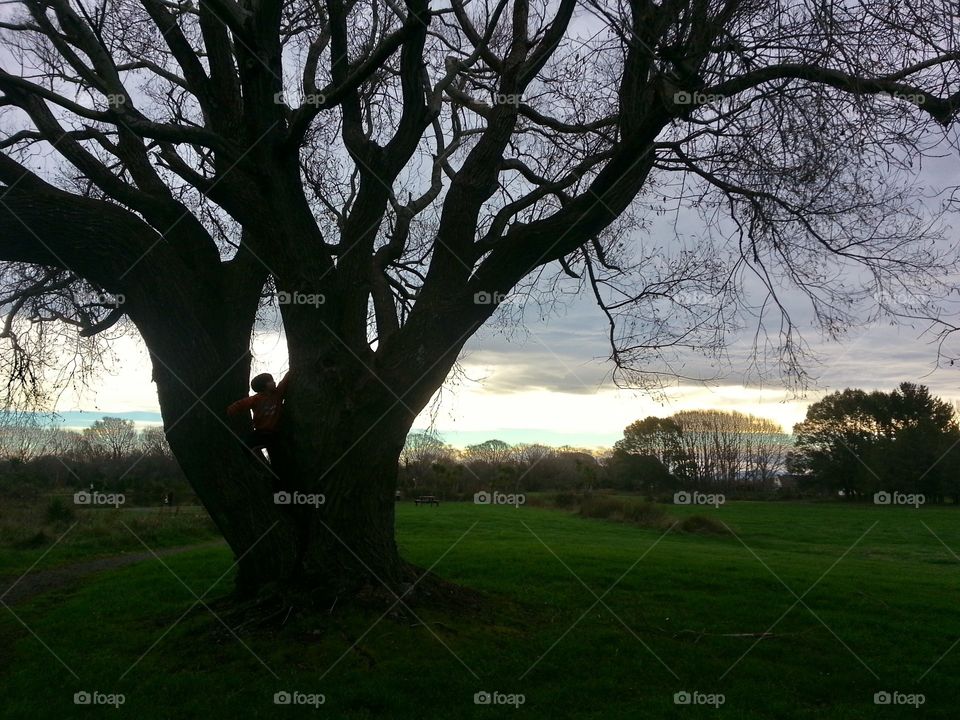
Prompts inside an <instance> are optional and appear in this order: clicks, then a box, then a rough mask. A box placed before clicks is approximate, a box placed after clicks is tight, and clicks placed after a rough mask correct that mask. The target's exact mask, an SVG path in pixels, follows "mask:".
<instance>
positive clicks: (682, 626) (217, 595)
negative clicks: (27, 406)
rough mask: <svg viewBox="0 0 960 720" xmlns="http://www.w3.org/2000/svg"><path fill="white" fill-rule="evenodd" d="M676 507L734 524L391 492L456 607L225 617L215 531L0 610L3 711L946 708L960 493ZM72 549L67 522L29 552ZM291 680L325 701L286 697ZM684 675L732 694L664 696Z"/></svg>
mask: <svg viewBox="0 0 960 720" xmlns="http://www.w3.org/2000/svg"><path fill="white" fill-rule="evenodd" d="M668 510H669V512H670V514H671V515H672V516H674V517H676V518H678V519H679V518H683V517H684V516H686V515H689V514H693V513H699V514H709V515H711V516H712V517H714V518H716V519H719V520H722V521H723V522H724V523H726V524H727V525H728V526H729V527H730V528H731V529H732V531H733V532H734V535H726V536H718V535H698V534H693V533H679V532H676V531H670V532H667V533H666V534H664V533H663V532H662V531H660V530H652V529H644V528H639V527H636V526H633V525H629V524H622V523H614V522H609V521H605V520H587V519H582V518H580V517H578V516H575V515H573V514H570V513H567V512H563V511H558V510H548V509H541V508H534V507H521V508H519V509H514V508H504V507H493V506H475V505H472V504H444V505H442V506H441V507H439V508H431V507H424V508H420V507H414V506H413V505H412V504H407V503H404V504H401V505H400V506H398V523H397V524H398V534H399V535H398V540H399V543H400V545H401V550H402V552H403V554H404V555H405V557H407V558H408V559H409V560H411V561H413V562H415V563H417V564H419V565H421V566H423V567H433V570H434V572H435V573H437V574H438V575H440V576H441V577H443V578H445V579H447V580H450V581H453V582H456V583H460V584H463V585H467V586H469V587H472V588H475V589H477V590H479V591H481V592H482V593H483V595H484V598H485V601H484V602H483V603H482V605H481V607H479V608H465V609H464V610H463V611H462V612H455V611H439V610H436V609H434V610H430V611H426V610H424V611H422V612H421V611H420V610H418V609H417V606H416V605H414V607H413V610H414V612H415V613H416V615H415V616H414V615H412V614H411V613H409V612H402V613H401V612H399V610H400V608H397V609H395V612H393V613H389V614H387V615H386V616H383V617H381V613H376V614H370V613H367V612H361V611H358V610H350V609H344V608H336V607H335V608H334V609H333V612H332V613H330V614H329V615H324V616H314V617H312V618H311V619H310V620H303V619H300V620H294V621H291V622H290V623H288V624H287V625H286V626H285V627H284V628H283V629H282V630H280V631H272V632H267V631H264V630H257V631H250V630H245V629H240V630H238V631H237V632H236V634H234V632H233V630H231V629H228V628H227V627H225V625H224V624H223V623H221V622H220V621H219V620H218V619H217V617H216V616H215V615H214V613H216V614H218V615H219V614H221V613H222V612H223V610H224V599H225V596H226V595H227V593H228V592H229V590H230V587H231V580H232V574H231V573H230V572H228V571H229V568H230V567H231V562H232V558H231V555H230V553H229V551H228V550H226V549H218V548H212V549H211V548H205V549H200V550H195V551H189V552H185V553H181V554H177V555H172V556H169V557H167V558H164V560H163V562H161V561H158V560H148V561H144V562H141V563H139V564H136V565H133V566H130V567H126V568H123V569H119V570H115V571H109V572H103V573H100V574H97V575H94V576H91V577H88V578H86V579H84V580H83V582H82V583H80V584H78V585H75V586H72V587H69V588H64V589H61V590H55V591H52V592H50V593H48V594H46V595H42V596H38V597H35V598H33V599H30V600H27V601H25V602H24V603H22V604H18V605H16V606H14V607H13V608H12V612H11V610H10V609H4V608H2V607H0V613H2V614H0V648H2V651H0V671H2V680H0V693H2V698H3V700H2V703H3V705H2V709H0V715H2V717H3V718H48V717H49V718H74V717H87V716H93V715H95V714H99V713H106V714H107V715H108V716H110V717H136V718H174V717H177V718H180V717H184V718H200V717H205V718H237V717H242V718H247V717H263V718H267V717H270V718H273V717H285V716H290V717H303V716H310V717H334V718H461V717H464V718H486V717H493V716H502V715H504V714H506V715H507V716H509V717H517V718H521V717H531V718H667V717H670V718H673V717H678V718H682V717H718V718H822V717H831V718H884V717H918V716H920V717H943V718H948V717H955V716H956V712H957V711H956V709H955V707H956V697H957V690H958V688H960V680H958V679H957V677H958V673H960V645H958V647H957V648H954V647H953V645H954V643H955V642H956V641H957V640H958V638H960V608H958V600H960V559H958V557H957V556H956V555H954V551H956V552H957V553H960V514H958V512H957V511H956V510H955V509H953V508H920V509H919V510H915V509H910V508H902V507H875V506H866V505H864V506H855V505H844V504H803V503H752V502H739V503H729V504H727V505H725V506H722V507H721V508H720V509H718V510H709V511H705V510H703V509H695V508H688V507H671V508H668ZM177 532H182V528H180V529H179V530H178V531H177ZM161 535H162V533H157V534H156V535H154V536H153V540H155V541H157V542H158V543H163V538H162V537H160V536H161ZM77 537H78V538H80V539H81V541H82V538H83V537H84V535H83V533H82V532H81V533H78V535H77ZM179 540H182V537H180V538H178V541H179ZM164 544H166V545H171V544H176V543H174V542H166V543H164ZM87 550H88V551H91V552H92V551H93V550H92V548H90V547H88V548H87ZM18 553H19V554H18ZM38 556H39V555H38V552H37V550H36V549H23V550H19V551H15V550H10V549H6V550H4V552H3V554H2V558H3V565H4V566H5V567H4V570H5V571H8V572H13V569H14V568H13V565H16V560H17V559H18V558H19V559H20V560H22V562H21V563H20V566H19V568H18V571H17V574H19V573H20V572H23V571H24V570H26V568H27V567H29V565H30V563H31V562H33V561H34V560H36V559H37V557H38ZM77 557H78V555H77V551H76V549H75V548H73V547H72V546H71V539H70V538H69V537H67V538H65V539H64V540H63V542H62V543H61V544H60V545H58V546H57V547H56V548H55V549H54V550H53V551H52V552H51V553H50V554H49V556H48V557H47V558H44V561H43V563H42V564H41V566H43V567H46V566H54V565H56V564H57V563H58V562H59V561H60V560H58V558H60V559H61V560H62V559H69V560H71V561H73V560H76V559H77ZM225 573H226V575H224V574H225ZM221 577H222V579H221V580H220V581H219V583H218V584H216V585H214V583H215V582H216V581H217V580H218V579H219V578H221ZM211 587H212V589H211ZM208 590H209V592H208ZM191 591H192V592H191ZM193 593H195V594H196V595H197V596H201V597H203V603H202V604H195V603H196V602H197V600H196V597H195V596H194V594H193ZM205 593H207V594H206V595H204V594H205ZM798 598H800V599H799V600H798ZM205 604H209V606H210V607H209V609H208V608H207V607H206V605H205ZM191 606H193V609H192V610H190V611H189V612H188V609H189V608H191ZM13 613H16V616H14V614H13ZM18 618H19V619H18ZM764 633H769V634H768V635H764ZM74 673H75V674H76V676H77V677H74ZM78 691H87V692H94V691H97V692H99V693H103V694H105V695H106V694H115V693H122V694H123V696H124V703H123V705H122V706H121V707H120V708H119V709H118V710H115V709H114V708H113V707H104V706H99V707H78V706H76V705H75V704H74V701H73V698H74V693H76V692H78ZM283 691H286V692H291V693H293V692H298V693H303V694H304V696H309V695H310V694H322V695H323V697H324V703H323V704H322V705H319V707H318V708H314V707H311V706H310V705H301V706H298V707H285V706H279V707H278V706H277V705H275V704H274V695H275V693H277V692H283ZM482 691H486V692H491V693H493V692H496V693H501V694H502V695H500V696H498V699H501V700H514V701H519V699H520V698H517V697H512V698H511V697H510V696H512V695H513V696H515V695H518V694H522V696H523V698H522V699H523V704H522V705H520V706H519V707H515V706H514V705H509V704H505V705H504V704H501V705H483V704H480V705H478V704H475V701H474V697H475V694H476V693H478V692H482ZM683 691H686V692H689V693H691V694H693V693H700V694H701V695H696V696H695V697H696V698H697V699H699V700H714V701H719V700H720V698H719V697H713V698H710V697H708V696H710V695H714V696H716V695H718V694H721V695H722V696H723V697H722V700H723V703H722V704H721V705H719V707H715V706H713V705H698V706H694V705H678V704H676V703H675V701H674V696H675V693H678V692H683ZM881 691H888V692H891V693H893V692H898V693H903V694H904V695H909V694H917V693H922V694H923V696H924V698H923V699H924V703H923V705H922V706H921V707H920V708H919V709H915V708H914V707H912V706H910V705H903V704H900V705H886V706H882V705H881V706H878V705H876V704H874V694H875V693H877V692H881ZM900 699H901V700H904V699H906V698H904V697H901V698H900ZM298 700H311V698H309V697H301V696H298ZM313 700H318V698H313Z"/></svg>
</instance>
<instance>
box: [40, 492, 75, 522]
mask: <svg viewBox="0 0 960 720" xmlns="http://www.w3.org/2000/svg"><path fill="white" fill-rule="evenodd" d="M74 515H75V513H74V511H73V508H72V507H71V506H70V505H68V504H67V503H65V502H64V501H63V498H61V497H55V498H53V500H51V501H50V502H49V503H48V504H47V512H46V517H47V522H50V523H61V522H69V521H70V520H73V518H74Z"/></svg>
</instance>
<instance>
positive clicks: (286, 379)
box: [277, 370, 293, 397]
mask: <svg viewBox="0 0 960 720" xmlns="http://www.w3.org/2000/svg"><path fill="white" fill-rule="evenodd" d="M292 372H293V370H287V374H286V375H284V376H283V379H282V380H281V381H280V382H279V384H278V385H277V392H278V393H280V397H284V396H285V395H286V394H287V385H289V384H290V374H291V373H292Z"/></svg>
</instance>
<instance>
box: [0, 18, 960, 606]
mask: <svg viewBox="0 0 960 720" xmlns="http://www.w3.org/2000/svg"><path fill="white" fill-rule="evenodd" d="M11 7H15V8H17V9H16V10H15V11H13V12H10V8H11ZM4 12H5V15H4V16H3V19H2V21H0V29H2V31H3V34H4V43H5V49H4V51H3V55H2V63H3V67H4V69H2V70H0V118H2V127H3V133H2V136H0V199H2V202H0V259H2V260H4V261H6V262H7V263H8V264H7V265H6V266H5V268H4V270H3V278H4V287H5V292H4V295H3V297H2V298H0V299H2V301H3V303H4V307H5V308H6V309H7V310H8V312H7V316H6V325H5V329H4V332H3V334H4V336H5V337H6V338H7V339H8V341H9V343H10V352H9V353H8V355H7V356H6V357H5V362H6V363H7V367H6V369H7V370H8V371H9V376H10V378H11V379H12V380H13V381H15V382H16V383H18V384H17V387H24V386H25V387H26V388H27V389H28V390H31V391H33V392H35V393H36V392H42V390H43V388H44V387H45V384H44V379H45V378H46V375H47V373H48V372H49V371H50V368H51V367H56V365H55V364H54V363H53V362H52V358H53V357H58V356H59V355H58V354H62V353H66V352H70V353H73V352H74V351H76V350H77V349H80V350H83V351H84V352H82V353H81V356H82V357H87V358H89V357H90V356H91V354H93V355H95V354H96V352H98V351H100V350H102V349H103V347H104V344H103V342H102V340H98V338H103V337H104V333H107V336H109V333H111V332H117V331H119V329H121V328H124V327H125V323H127V322H128V321H129V323H132V326H133V327H135V329H136V331H137V332H139V334H140V336H141V337H142V338H143V340H144V342H145V343H146V345H147V347H148V349H149V351H150V356H151V359H152V363H153V377H154V381H155V382H156V385H157V392H158V395H159V401H160V406H161V410H162V413H163V418H164V423H165V430H166V434H167V437H168V439H169V442H170V446H171V448H172V450H173V452H174V454H175V456H176V457H177V459H178V461H179V462H180V464H181V466H182V467H183V470H184V472H185V474H186V476H187V477H188V478H189V480H190V482H191V484H192V485H193V487H194V488H195V489H196V491H197V494H198V496H199V497H200V499H201V500H202V502H203V503H204V505H205V506H206V508H207V509H208V510H209V512H210V514H211V516H212V517H213V518H214V520H215V521H216V522H217V523H218V525H219V527H220V528H221V529H222V531H223V532H224V535H225V536H226V538H227V540H228V541H229V543H230V545H231V547H232V548H233V549H234V551H235V552H236V554H237V556H238V557H239V558H241V561H240V573H239V586H240V587H241V588H242V589H248V590H253V589H256V588H259V587H261V586H263V585H264V584H266V583H272V582H276V586H278V587H289V586H291V585H296V584H302V585H306V586H307V587H309V588H311V589H313V590H315V591H320V590H323V591H326V592H346V593H349V592H350V591H351V590H352V589H354V588H355V587H356V586H357V585H358V584H362V583H364V582H370V581H371V580H370V572H372V573H373V575H375V576H376V578H378V579H382V580H383V582H386V583H388V584H396V583H398V582H400V580H401V579H402V576H403V575H404V566H403V564H402V563H401V561H400V559H399V556H398V553H397V549H396V544H395V541H394V537H393V512H394V508H393V495H394V488H395V485H396V478H397V461H398V458H399V456H400V453H401V450H402V448H403V445H404V441H405V438H406V436H407V433H408V431H409V429H410V427H411V426H412V423H413V421H414V418H415V417H416V416H417V415H418V413H419V412H420V411H421V410H422V409H423V408H424V407H425V406H426V405H427V404H428V402H429V400H430V398H431V396H432V395H433V394H434V393H435V392H436V390H437V388H438V387H440V385H441V384H442V383H443V380H444V378H445V377H446V376H447V374H448V372H449V371H450V369H451V368H452V367H453V366H454V363H455V362H456V359H457V356H458V354H459V353H460V350H461V348H462V347H463V344H464V343H465V342H466V340H467V339H468V338H469V337H470V336H471V335H472V334H473V333H474V332H475V331H476V330H477V328H478V327H480V325H482V324H483V323H484V322H485V321H487V320H488V319H489V318H490V317H491V316H492V315H493V314H494V313H495V311H496V310H497V308H498V307H500V306H501V305H504V300H505V299H506V298H508V297H511V294H513V295H516V296H519V297H530V296H535V295H536V293H537V292H539V291H540V290H541V289H544V288H545V289H546V290H547V291H548V292H549V291H552V290H554V289H556V288H558V287H560V284H561V283H564V282H568V283H570V284H571V285H572V286H573V287H575V288H577V289H579V288H584V289H586V290H587V291H588V292H590V293H592V294H593V295H594V296H595V298H596V300H597V302H598V304H599V305H600V307H601V308H602V311H603V313H604V314H605V316H606V318H607V321H608V323H609V327H610V330H609V334H610V341H611V356H612V360H613V362H614V364H615V366H616V367H617V368H618V378H620V379H621V380H622V381H631V380H637V379H640V380H642V379H643V378H649V377H651V376H656V375H657V374H658V373H663V372H670V371H673V372H679V370H676V369H675V368H673V367H671V364H670V363H671V362H672V359H675V358H676V353H680V352H682V351H685V350H687V349H691V348H693V349H700V350H706V351H708V352H710V351H714V350H717V349H719V348H721V347H722V346H723V345H724V343H725V340H726V336H725V332H726V331H727V329H728V328H729V327H730V326H731V321H732V319H733V311H734V309H735V308H736V306H737V302H738V298H743V297H744V296H743V294H742V292H741V291H742V290H743V288H744V286H745V283H747V282H748V281H751V278H752V279H753V280H752V281H751V282H754V283H755V284H759V285H760V287H761V288H763V289H765V292H766V297H767V299H766V301H765V302H761V303H760V306H759V308H760V309H759V311H758V312H757V313H756V315H757V320H758V326H757V327H758V333H757V337H758V346H763V345H764V344H765V343H764V340H763V337H764V336H763V333H762V332H760V330H761V329H763V328H766V327H772V328H774V329H773V335H774V338H773V339H774V340H775V341H777V342H776V344H777V345H778V346H779V347H780V349H781V351H782V354H781V355H780V357H781V358H782V359H783V363H784V365H783V367H784V368H785V369H786V370H787V372H788V374H789V373H792V376H793V377H796V376H798V375H799V374H802V369H801V368H802V366H801V365H800V364H799V360H801V359H802V354H803V346H802V344H801V342H800V341H799V340H798V338H797V336H796V333H795V324H794V322H793V320H792V318H791V315H790V312H788V308H789V305H788V303H787V297H788V295H789V292H788V291H789V290H790V289H792V290H799V291H800V292H801V295H802V297H803V298H804V299H805V301H806V302H807V303H809V304H810V305H811V306H812V307H813V309H814V312H815V314H816V316H817V318H818V319H819V321H820V322H821V324H822V326H823V327H824V328H825V329H827V330H828V331H832V332H837V331H839V330H840V329H841V328H842V327H843V325H844V324H845V323H846V322H848V321H849V318H850V313H851V312H852V307H853V305H854V304H855V302H856V301H857V300H858V299H860V298H862V296H864V295H866V294H870V295H871V296H872V297H879V295H878V293H877V292H876V290H877V288H882V289H888V288H891V287H893V288H894V289H900V288H907V289H909V290H915V289H917V288H918V287H920V288H921V289H924V290H925V291H928V290H929V288H928V286H929V285H931V284H932V283H935V282H936V280H937V278H938V277H940V275H938V273H939V272H940V271H941V270H942V269H943V267H944V264H943V258H942V257H940V253H939V252H938V251H937V245H936V241H937V239H938V238H939V231H940V229H939V225H938V224H937V222H936V217H935V213H934V209H931V208H927V207H925V206H924V205H923V204H922V203H920V202H919V200H918V194H917V193H918V189H917V188H916V187H914V186H913V185H912V184H911V183H910V182H909V177H908V176H907V175H905V171H907V170H908V169H909V168H910V166H911V163H913V162H914V161H915V160H916V159H917V158H918V157H919V156H920V155H922V154H923V153H924V152H925V151H931V149H932V145H933V144H934V142H935V140H936V139H937V137H938V135H937V133H941V131H942V130H943V128H944V127H945V126H947V125H948V124H950V123H951V122H952V121H953V120H954V117H955V114H956V110H957V106H958V94H957V93H958V54H957V48H956V45H955V37H956V35H957V33H956V30H957V28H956V24H957V15H956V9H955V7H954V5H953V4H952V3H951V2H946V0H931V1H929V2H924V3H911V4H904V3H900V2H895V1H894V0H860V1H859V2H853V3H848V4H843V5H837V4H832V3H827V4H798V3H791V2H780V1H778V0H663V1H662V2H654V1H653V0H637V1H635V2H630V3H626V2H623V1H622V0H584V1H583V2H577V1H576V0H558V1H555V2H552V3H546V2H539V3H531V2H530V0H514V1H513V2H508V1H507V0H497V1H496V2H488V3H483V4H476V3H471V4H467V3H464V2H463V1H462V0H451V3H450V4H449V5H444V6H442V7H438V8H435V9H431V8H430V7H429V5H428V4H427V2H426V0H405V1H404V2H403V3H402V4H400V3H394V2H384V0H350V1H349V2H346V3H345V2H343V0H324V1H322V2H316V3H314V2H304V1H303V0H213V1H211V2H202V3H198V4H194V3H170V2H166V1H165V0H136V1H134V2H130V3H115V2H107V0H88V1H85V2H83V3H80V4H79V5H77V4H71V3H69V2H67V0H43V1H42V2H41V0H21V1H20V3H19V4H18V5H16V6H11V5H9V4H8V5H6V6H5V11H4ZM680 204H691V205H694V206H696V207H697V208H699V209H700V210H702V211H703V213H704V217H705V220H706V223H705V225H706V226H708V227H711V226H712V227H714V228H716V229H717V230H719V231H721V232H718V233H717V235H716V237H715V240H716V242H717V243H719V246H718V248H711V247H709V246H706V245H704V246H696V245H691V244H684V243H680V242H675V241H671V240H669V239H665V240H662V241H657V240H653V239H650V240H649V241H644V242H636V241H635V240H636V238H637V231H638V230H642V229H643V227H644V225H645V223H646V221H647V220H648V219H649V218H651V217H655V216H656V215H658V214H662V213H664V212H667V211H673V210H675V209H676V208H677V207H678V205H680ZM721 213H724V214H725V215H726V217H727V218H728V220H729V221H732V227H733V228H734V232H733V234H732V236H731V235H729V234H725V233H724V232H722V231H723V230H724V229H725V228H728V227H730V225H729V223H728V224H724V223H720V222H718V218H719V216H720V214H721ZM841 277H844V278H845V279H844V281H842V282H841V281H840V278H841ZM883 297H887V295H883ZM265 299H266V300H267V301H269V302H273V303H276V304H275V305H274V306H273V307H278V308H279V314H280V316H281V318H282V322H283V326H284V329H285V332H286V338H287V347H288V351H289V359H290V367H291V368H292V369H293V371H294V378H293V380H292V382H291V385H290V394H289V400H288V409H287V418H286V420H287V424H288V427H289V432H288V434H287V437H288V442H289V447H288V448H286V450H287V452H286V453H284V456H285V457H286V458H287V461H288V462H287V465H285V466H283V467H277V468H275V471H276V472H277V473H278V475H279V476H280V477H279V478H278V479H277V480H273V479H271V478H269V477H267V476H266V472H267V471H266V470H265V469H264V468H263V467H261V466H259V465H257V464H255V463H253V462H251V461H250V459H249V457H248V456H247V455H246V454H245V453H244V452H243V450H242V448H241V447H240V443H239V442H238V440H237V437H236V434H237V433H240V432H242V431H243V430H244V429H245V427H244V424H243V423H242V422H241V421H239V420H238V421H236V422H232V421H228V420H227V419H226V417H225V416H224V413H223V408H224V407H225V406H226V405H227V404H228V403H229V402H231V401H233V400H235V399H236V398H237V397H240V396H242V395H244V394H245V393H246V388H247V381H248V377H249V370H250V355H249V345H250V339H251V332H252V329H253V326H254V321H255V318H256V317H257V314H258V310H260V309H261V304H262V302H264V301H265ZM750 302H751V303H752V300H751V301H750ZM747 304H750V303H747ZM771 312H773V313H774V316H773V319H774V320H775V322H774V323H773V325H772V326H771V325H769V323H770V322H771V317H770V313H771ZM49 323H53V324H54V326H56V327H59V328H66V329H69V330H70V331H71V332H72V333H74V335H73V337H74V338H76V337H81V338H83V342H86V343H87V344H86V345H84V346H81V345H79V344H74V345H72V346H71V345H64V344H63V343H62V341H61V342H60V344H59V345H58V341H57V339H56V337H55V336H51V334H50V333H49V332H48V331H46V330H44V329H43V328H44V326H46V325H48V324H49ZM778 334H779V337H777V336H778ZM98 343H99V344H98ZM78 367H83V366H82V364H81V365H80V366H78ZM637 371H644V373H645V374H643V375H642V376H638V375H636V372H637ZM273 483H279V484H280V485H281V486H283V487H288V488H291V489H301V490H304V491H313V492H322V493H324V494H325V495H326V498H327V502H326V504H325V505H324V506H323V507H322V508H321V509H320V510H319V511H316V512H314V511H312V510H311V511H309V512H308V511H306V510H303V509H301V508H292V509H291V508H289V507H278V506H276V505H274V503H273V502H272V485H273ZM372 582H376V581H372Z"/></svg>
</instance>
